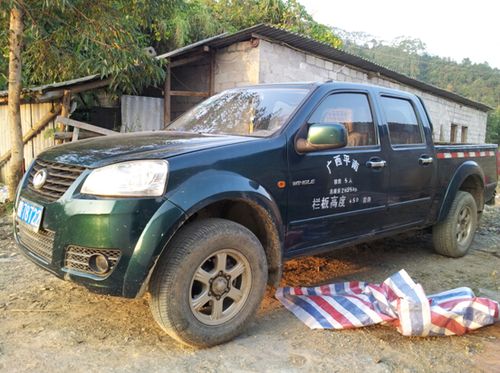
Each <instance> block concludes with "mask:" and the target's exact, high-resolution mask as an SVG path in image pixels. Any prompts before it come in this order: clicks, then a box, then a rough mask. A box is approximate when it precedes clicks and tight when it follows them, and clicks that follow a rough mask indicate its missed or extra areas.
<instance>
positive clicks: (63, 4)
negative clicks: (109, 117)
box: [0, 0, 341, 92]
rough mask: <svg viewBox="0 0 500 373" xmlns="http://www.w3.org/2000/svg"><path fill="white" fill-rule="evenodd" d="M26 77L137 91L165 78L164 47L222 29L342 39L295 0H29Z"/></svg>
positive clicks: (4, 49) (3, 16)
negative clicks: (93, 78)
mask: <svg viewBox="0 0 500 373" xmlns="http://www.w3.org/2000/svg"><path fill="white" fill-rule="evenodd" d="M14 1H16V0H10V1H7V0H4V1H0V89H5V88H6V86H7V76H6V75H7V69H8V39H7V38H8V25H9V10H10V7H11V6H12V4H13V2H14ZM23 9H25V33H24V37H25V48H24V51H23V54H22V58H23V84H24V86H33V85H39V84H46V83H51V82H55V81H64V80H69V79H73V78H75V77H81V76H86V75H91V74H99V75H100V76H102V77H104V76H106V77H111V78H112V85H111V88H114V89H119V90H120V91H124V92H137V91H140V90H141V88H142V87H144V86H147V85H154V84H158V83H159V82H161V81H162V80H163V78H164V69H163V68H162V62H161V61H158V60H156V59H153V58H150V57H149V56H148V55H147V54H146V53H145V52H144V48H145V47H148V46H153V47H154V48H155V49H156V50H157V51H158V52H162V53H163V52H165V51H167V50H171V49H173V48H177V47H180V46H183V45H186V44H189V43H192V42H194V41H197V40H200V39H202V38H205V37H208V36H212V35H216V34H218V33H221V32H223V31H236V30H239V29H242V28H245V27H249V26H252V25H254V24H256V23H264V22H265V23H270V24H273V25H277V26H280V27H284V28H286V29H289V30H292V31H296V32H300V33H304V34H306V35H309V36H311V37H313V38H316V39H318V40H320V41H323V42H326V43H329V44H331V45H333V46H340V45H341V41H340V39H339V38H337V37H336V36H335V35H334V33H333V32H332V31H331V30H330V29H329V28H328V27H326V26H324V25H321V24H318V23H317V22H315V21H314V20H313V19H312V17H311V15H309V14H308V13H307V12H306V10H305V8H304V7H303V6H302V5H300V4H299V3H298V2H297V0H264V1H257V0H190V1H189V0H188V1H183V0H168V1H167V0H100V1H95V0H51V1H49V0H24V6H23Z"/></svg>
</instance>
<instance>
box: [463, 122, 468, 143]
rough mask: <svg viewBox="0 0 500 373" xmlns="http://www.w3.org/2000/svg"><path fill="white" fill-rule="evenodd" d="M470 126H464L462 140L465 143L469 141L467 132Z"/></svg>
mask: <svg viewBox="0 0 500 373" xmlns="http://www.w3.org/2000/svg"><path fill="white" fill-rule="evenodd" d="M468 130H469V128H468V127H467V126H462V137H461V139H462V142H463V143H466V142H467V132H468Z"/></svg>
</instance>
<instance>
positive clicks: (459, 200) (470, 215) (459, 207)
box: [432, 191, 478, 258]
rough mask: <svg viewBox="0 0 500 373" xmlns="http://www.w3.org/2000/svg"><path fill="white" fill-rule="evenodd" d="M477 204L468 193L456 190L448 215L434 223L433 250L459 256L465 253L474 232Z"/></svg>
mask: <svg viewBox="0 0 500 373" xmlns="http://www.w3.org/2000/svg"><path fill="white" fill-rule="evenodd" d="M477 222H478V214H477V206H476V201H475V200H474V197H472V195H471V194H470V193H467V192H463V191H458V192H457V195H456V196H455V200H454V201H453V203H452V205H451V208H450V211H449V213H448V216H447V217H446V219H445V220H443V221H442V222H440V223H437V224H436V225H434V227H433V229H432V240H433V243H434V250H435V251H436V252H437V253H438V254H441V255H445V256H450V257H453V258H459V257H461V256H464V255H465V254H467V251H468V250H469V247H470V246H471V244H472V240H473V239H474V235H475V233H476V228H477Z"/></svg>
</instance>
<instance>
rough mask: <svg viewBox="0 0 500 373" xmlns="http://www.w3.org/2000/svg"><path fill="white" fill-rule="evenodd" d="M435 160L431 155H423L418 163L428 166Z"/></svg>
mask: <svg viewBox="0 0 500 373" xmlns="http://www.w3.org/2000/svg"><path fill="white" fill-rule="evenodd" d="M433 161H434V159H432V157H429V156H427V155H423V156H421V157H420V158H419V159H418V164H419V165H420V166H427V165H430V164H431V163H432V162H433Z"/></svg>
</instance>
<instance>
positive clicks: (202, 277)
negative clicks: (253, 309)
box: [189, 249, 252, 326]
mask: <svg viewBox="0 0 500 373" xmlns="http://www.w3.org/2000/svg"><path fill="white" fill-rule="evenodd" d="M251 286H252V276H251V270H250V264H249V262H248V260H247V259H246V258H245V257H244V256H243V255H241V254H240V253H239V252H238V251H236V250H234V249H222V250H219V251H216V252H215V253H213V254H211V255H210V256H208V257H207V258H205V260H203V261H202V262H201V264H200V265H199V266H198V268H197V269H196V271H195V272H194V275H193V278H192V280H191V286H190V293H189V305H190V308H191V312H193V315H194V316H195V317H196V318H197V319H198V320H199V321H201V322H202V323H203V324H206V325H213V326H215V325H220V324H223V323H225V322H226V321H229V320H230V319H232V318H233V317H234V316H236V315H237V314H238V312H239V311H240V310H241V308H242V307H243V306H244V304H245V302H246V300H247V298H248V295H249V293H250V289H251Z"/></svg>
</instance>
